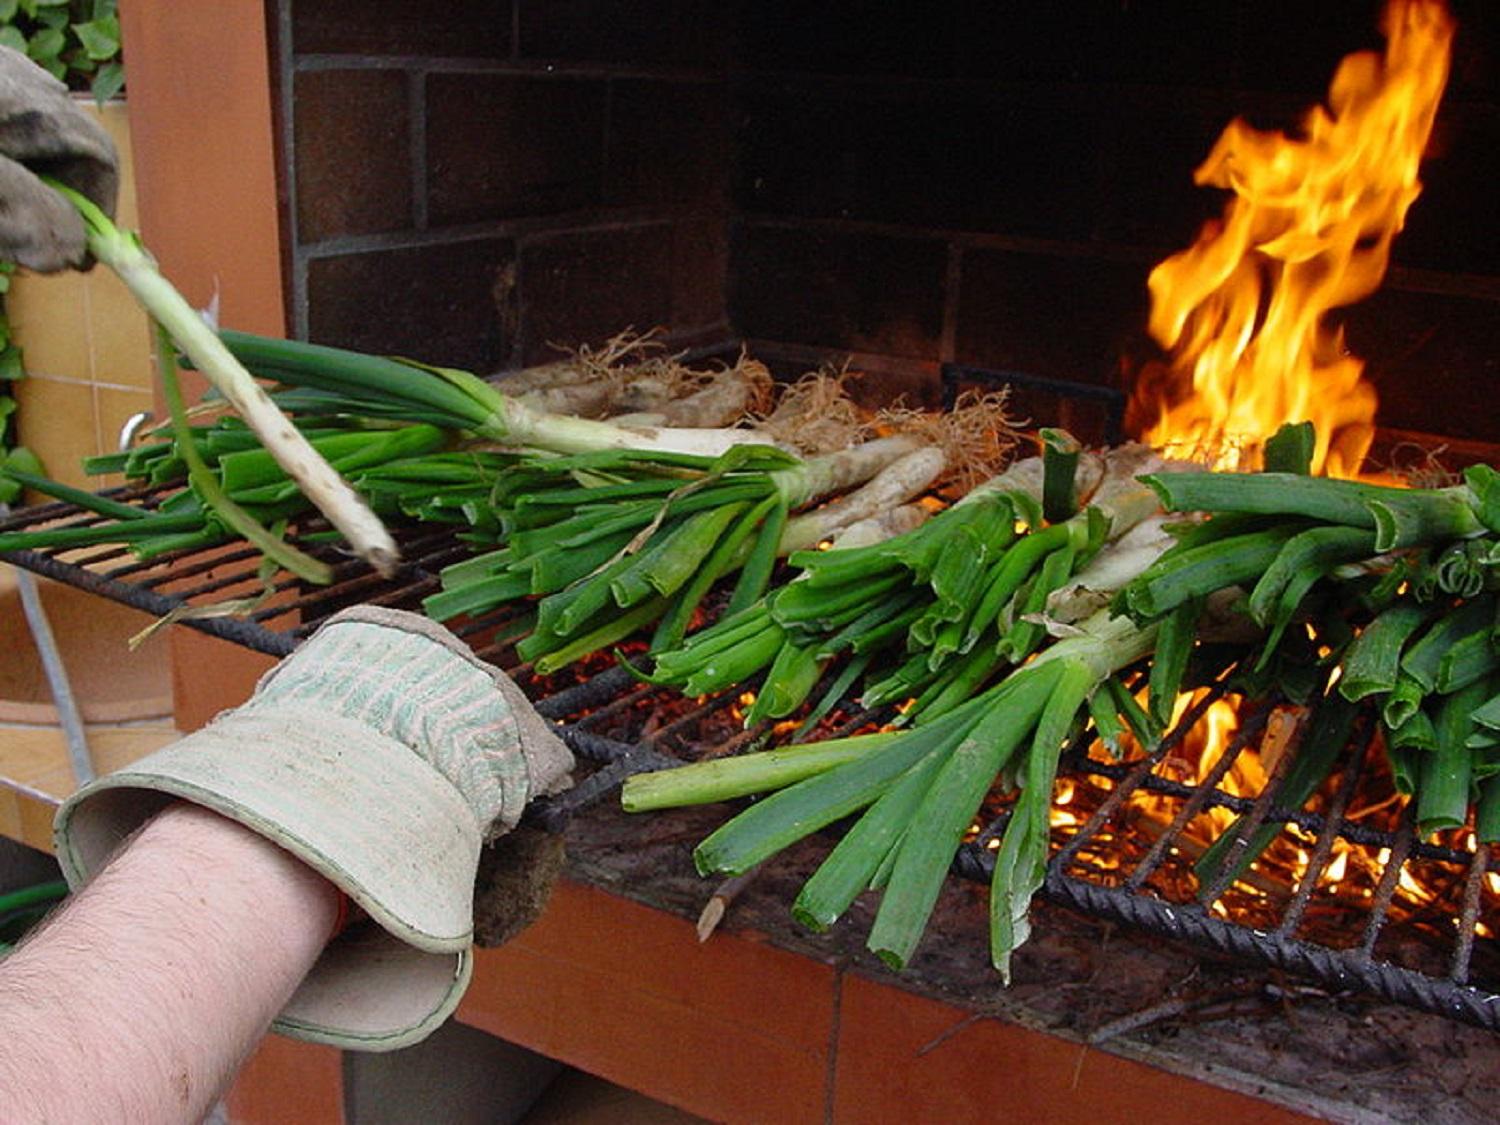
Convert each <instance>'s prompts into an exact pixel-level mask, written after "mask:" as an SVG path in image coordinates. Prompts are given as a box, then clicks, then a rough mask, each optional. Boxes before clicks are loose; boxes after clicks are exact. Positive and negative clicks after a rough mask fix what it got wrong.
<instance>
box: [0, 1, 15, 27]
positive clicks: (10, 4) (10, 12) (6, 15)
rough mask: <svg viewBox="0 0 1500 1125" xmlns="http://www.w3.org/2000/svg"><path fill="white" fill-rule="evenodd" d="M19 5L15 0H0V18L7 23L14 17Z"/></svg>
mask: <svg viewBox="0 0 1500 1125" xmlns="http://www.w3.org/2000/svg"><path fill="white" fill-rule="evenodd" d="M19 7H20V4H19V3H17V0H0V20H5V21H6V22H7V23H8V22H10V21H11V20H13V19H15V18H16V9H17V8H19Z"/></svg>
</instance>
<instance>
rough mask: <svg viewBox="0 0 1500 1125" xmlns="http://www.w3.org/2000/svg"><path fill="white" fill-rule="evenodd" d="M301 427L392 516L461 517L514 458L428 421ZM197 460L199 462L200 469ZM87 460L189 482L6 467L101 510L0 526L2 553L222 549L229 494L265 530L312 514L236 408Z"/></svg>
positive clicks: (234, 531) (303, 572)
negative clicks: (71, 522) (142, 501)
mask: <svg viewBox="0 0 1500 1125" xmlns="http://www.w3.org/2000/svg"><path fill="white" fill-rule="evenodd" d="M299 428H300V427H299ZM301 432H302V434H303V436H304V437H305V438H306V440H307V441H308V443H309V444H310V445H311V446H312V448H314V449H315V450H317V451H318V452H319V453H320V454H321V455H322V456H323V457H324V458H325V459H326V460H327V461H328V463H329V464H330V465H332V466H333V467H334V469H335V470H336V471H338V472H339V473H341V474H343V475H344V476H345V477H346V478H347V479H348V480H349V481H350V482H351V483H352V485H353V487H354V488H355V489H356V491H357V492H358V493H359V494H360V495H361V496H363V497H364V498H365V499H366V501H367V502H368V503H369V504H370V506H371V507H372V508H373V509H374V510H375V511H376V512H378V513H380V514H382V515H385V516H395V515H405V516H409V517H415V518H421V519H429V520H447V521H449V522H456V521H458V520H460V519H462V518H463V516H462V511H463V508H464V506H465V505H468V506H474V505H479V504H482V502H483V500H484V498H485V497H486V496H487V495H488V493H489V491H490V489H492V488H493V487H494V482H495V480H496V479H498V477H499V475H500V474H501V472H502V471H503V470H505V469H506V468H507V467H508V466H509V465H510V464H511V463H512V462H513V460H514V458H513V457H512V456H510V455H508V454H501V453H491V452H480V451H459V450H450V449H449V448H448V447H449V446H450V445H451V438H450V435H448V434H447V433H445V432H444V431H442V430H440V429H438V428H437V427H435V426H430V425H426V424H417V425H411V426H394V427H392V426H384V425H382V426H376V427H369V426H363V425H360V424H358V423H356V422H353V421H350V420H342V421H339V422H334V421H332V420H318V421H315V422H309V424H307V425H306V427H305V428H301ZM195 467H196V468H198V469H200V470H201V471H199V472H195V471H194V469H195ZM84 468H85V469H86V470H87V471H88V472H89V473H91V474H100V475H102V474H115V473H119V474H123V475H124V476H125V477H126V478H127V479H129V480H131V481H134V482H137V483H140V484H144V485H150V486H165V485H172V484H178V483H186V485H187V487H185V488H182V489H181V490H179V491H176V492H173V493H171V494H170V495H168V496H167V497H166V498H165V499H164V500H162V501H161V502H160V503H159V504H156V505H155V506H154V507H149V508H148V507H143V506H141V505H138V504H128V503H124V502H122V501H118V500H113V499H110V498H108V497H104V496H99V495H97V494H95V493H91V492H86V491H83V490H81V489H76V488H72V487H69V486H67V485H63V484H60V483H58V482H56V481H53V480H50V479H48V478H46V477H42V476H39V475H34V474H30V473H23V472H19V471H16V470H8V471H7V475H8V476H9V477H10V478H11V479H14V480H15V481H16V482H17V483H19V484H22V485H25V486H26V487H28V488H31V489H33V490H35V491H37V492H39V493H42V494H43V495H47V496H51V497H53V498H54V499H58V500H64V501H67V502H69V503H72V504H75V505H76V506H78V507H79V508H81V509H83V510H85V511H87V512H91V513H93V514H95V515H98V516H103V517H105V518H104V519H103V520H96V521H91V522H89V523H87V524H79V525H76V526H63V527H43V528H38V529H35V530H31V531H21V532H7V533H0V551H19V550H28V549H37V548H49V549H65V548H70V547H87V546H94V545H98V544H104V543H124V544H127V545H128V546H129V547H130V549H131V551H132V552H133V553H134V554H135V555H136V556H137V557H138V558H140V559H143V560H149V559H153V558H157V557H160V556H161V555H164V554H167V553H169V552H174V551H183V550H195V549H200V548H206V547H212V546H217V545H219V544H222V543H226V542H229V541H231V540H233V539H234V538H236V537H237V536H239V535H241V534H242V532H241V529H240V528H237V527H235V526H232V525H231V524H230V523H229V522H227V521H226V520H225V518H224V516H223V515H222V511H221V507H220V502H221V501H222V500H225V499H227V500H228V501H229V502H230V503H231V504H233V505H234V506H235V507H236V508H238V509H239V510H241V511H243V512H245V513H246V514H248V515H249V517H250V518H251V519H253V520H254V521H256V522H257V523H259V524H262V525H264V526H266V527H268V528H282V527H284V526H285V525H286V523H287V522H288V521H291V520H294V519H298V518H302V517H305V516H307V515H310V514H312V512H313V507H312V504H311V502H310V501H309V500H308V499H307V497H306V495H305V494H304V493H303V492H302V490H301V488H300V486H299V485H298V484H297V482H296V481H294V480H292V479H291V478H290V477H289V476H288V475H287V474H286V472H285V471H284V470H283V469H282V468H281V467H280V466H279V465H278V464H277V462H276V460H275V459H274V458H273V457H272V456H271V454H270V453H269V452H267V451H266V449H265V448H264V447H263V446H262V445H261V443H260V440H259V439H258V438H257V437H256V435H255V434H254V432H253V431H251V430H250V429H249V428H248V427H247V426H246V425H245V424H244V423H243V422H242V421H240V420H239V419H237V418H233V417H225V418H222V419H220V420H219V421H217V422H216V423H214V424H212V425H206V426H205V425H200V426H193V427H189V428H188V429H187V430H185V431H183V432H180V433H178V434H176V435H174V436H170V437H165V438H162V439H160V440H155V441H150V442H147V443H144V444H142V445H138V446H136V447H135V448H133V449H131V450H129V451H126V452H122V453H116V454H108V455H105V456H102V457H91V458H89V459H88V460H87V461H86V462H85V464H84ZM278 534H279V532H278ZM341 538H342V536H341V534H340V533H339V532H338V531H334V530H331V531H328V532H323V533H315V534H311V535H304V536H303V537H302V541H303V542H304V543H315V542H318V541H338V540H339V539H341ZM288 547H289V545H288V544H286V543H284V542H282V543H274V544H271V545H269V547H268V548H267V549H268V552H269V554H270V556H271V557H272V558H274V559H275V560H276V561H278V562H281V563H284V564H285V565H286V566H287V567H288V568H289V569H291V570H292V571H293V572H294V573H297V574H298V575H299V577H305V578H308V579H309V580H318V578H319V577H320V575H319V573H318V571H316V570H314V571H312V572H308V568H309V566H313V567H318V568H321V567H323V566H324V564H322V563H319V562H318V561H317V560H315V559H309V558H308V557H307V556H305V555H302V553H301V552H297V553H296V554H295V555H292V556H290V557H288V556H287V555H285V554H284V552H285V551H287V549H288Z"/></svg>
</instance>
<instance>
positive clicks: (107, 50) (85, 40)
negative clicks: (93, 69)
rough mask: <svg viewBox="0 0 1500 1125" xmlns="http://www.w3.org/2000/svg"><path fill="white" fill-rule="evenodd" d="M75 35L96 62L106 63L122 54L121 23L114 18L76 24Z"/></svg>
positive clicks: (74, 27) (74, 26)
mask: <svg viewBox="0 0 1500 1125" xmlns="http://www.w3.org/2000/svg"><path fill="white" fill-rule="evenodd" d="M73 34H74V35H76V36H78V41H79V42H80V43H82V44H83V49H84V50H85V51H87V52H88V56H89V58H91V59H93V60H94V61H95V62H106V61H108V60H109V59H112V58H114V57H115V56H116V55H117V54H119V53H120V21H119V20H118V19H116V18H115V17H113V16H109V17H107V18H105V19H98V20H90V21H89V22H88V23H75V24H74V25H73Z"/></svg>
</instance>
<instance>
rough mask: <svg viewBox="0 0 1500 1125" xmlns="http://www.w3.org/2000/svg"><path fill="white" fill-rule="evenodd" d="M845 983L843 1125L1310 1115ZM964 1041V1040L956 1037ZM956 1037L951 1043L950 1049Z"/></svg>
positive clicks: (860, 981) (837, 1107)
mask: <svg viewBox="0 0 1500 1125" xmlns="http://www.w3.org/2000/svg"><path fill="white" fill-rule="evenodd" d="M966 1016H967V1013H966V1012H964V1011H962V1010H960V1009H957V1008H951V1007H949V1006H948V1005H946V1004H942V1003H939V1002H937V1001H935V1000H928V999H926V998H923V997H919V996H916V995H914V994H912V993H909V992H905V991H903V990H901V989H898V988H893V987H891V986H889V985H885V984H879V983H876V982H875V981H872V980H868V979H866V978H864V977H861V976H859V975H857V974H854V973H851V974H849V975H847V976H846V977H845V978H844V982H843V993H842V996H841V998H840V1006H839V1036H838V1055H837V1063H836V1073H835V1077H834V1101H833V1120H834V1121H835V1122H845V1121H847V1122H861V1123H870V1122H886V1121H889V1122H892V1123H893V1125H895V1123H900V1125H905V1123H907V1122H912V1121H980V1120H984V1119H986V1118H988V1117H992V1116H994V1115H995V1114H996V1112H997V1111H998V1110H999V1109H1000V1108H1001V1107H1003V1116H1004V1117H1005V1118H1006V1119H1007V1120H1016V1121H1099V1122H1124V1121H1151V1122H1153V1123H1154V1125H1167V1123H1169V1122H1184V1123H1187V1122H1193V1123H1201V1122H1204V1121H1213V1122H1215V1123H1217V1125H1230V1123H1232V1122H1256V1123H1266V1125H1272V1123H1275V1125H1281V1123H1286V1125H1290V1123H1292V1122H1301V1121H1307V1120H1309V1119H1308V1118H1306V1117H1303V1116H1302V1115H1300V1114H1297V1113H1293V1112H1292V1111H1290V1110H1284V1109H1281V1108H1280V1107H1277V1106H1273V1105H1269V1104H1267V1103H1266V1102H1263V1101H1260V1100H1257V1099H1254V1098H1251V1097H1248V1096H1246V1095H1242V1094H1238V1093H1234V1092H1232V1091H1230V1090H1225V1089H1222V1088H1220V1087H1217V1086H1210V1085H1208V1084H1207V1083H1204V1082H1191V1081H1185V1080H1184V1079H1183V1078H1182V1077H1181V1076H1179V1075H1174V1074H1171V1073H1169V1072H1167V1071H1165V1070H1158V1069H1157V1068H1155V1067H1151V1066H1147V1065H1145V1064H1143V1063H1138V1062H1134V1061H1132V1060H1129V1059H1124V1058H1121V1057H1119V1056H1118V1055H1112V1054H1107V1053H1105V1052H1103V1051H1098V1050H1093V1049H1090V1048H1087V1047H1085V1046H1083V1045H1082V1044H1080V1043H1076V1042H1073V1041H1070V1040H1066V1039H1062V1038H1059V1037H1057V1036H1053V1035H1048V1034H1045V1033H1043V1032H1037V1031H1031V1030H1029V1029H1027V1028H1023V1027H1020V1026H1018V1025H1015V1024H1010V1023H1003V1022H1001V1021H999V1020H993V1019H981V1020H977V1021H975V1022H973V1023H970V1024H967V1025H965V1026H959V1025H960V1024H962V1023H963V1021H964V1020H965V1019H966ZM955 1029H957V1030H955ZM945 1036H946V1037H945Z"/></svg>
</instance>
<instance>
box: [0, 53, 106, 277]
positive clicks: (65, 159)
mask: <svg viewBox="0 0 1500 1125" xmlns="http://www.w3.org/2000/svg"><path fill="white" fill-rule="evenodd" d="M38 175H46V176H51V177H53V178H54V179H57V180H61V181H62V182H63V183H65V184H67V185H68V186H69V187H71V188H73V189H74V190H75V191H78V192H80V193H82V194H83V195H86V196H88V197H89V199H91V200H93V201H94V202H95V203H97V204H98V205H99V207H100V208H102V209H103V210H104V211H105V212H106V213H107V214H109V215H111V216H113V215H114V210H115V196H116V194H117V193H118V191H119V184H120V173H119V158H118V157H117V156H116V155H115V146H114V143H113V142H112V141H111V140H110V139H109V135H108V134H107V133H105V132H104V130H103V129H102V128H101V127H100V126H99V125H98V124H97V123H95V122H94V121H93V120H92V119H91V118H90V117H89V116H88V115H87V114H85V113H84V112H83V111H82V110H81V109H79V108H78V106H76V105H74V104H73V99H72V98H71V97H69V96H68V88H67V87H66V86H64V85H63V84H62V83H61V82H59V81H58V80H57V79H56V78H53V77H52V75H50V74H48V73H47V72H46V71H45V70H43V69H42V68H41V67H39V66H37V65H36V63H34V62H32V61H31V60H30V59H28V58H27V57H26V56H25V55H23V54H22V53H21V52H20V51H17V50H15V49H13V48H11V47H0V261H9V262H16V263H19V264H20V265H23V266H25V267H27V268H28V269H33V270H41V271H43V272H52V271H54V270H62V269H67V268H69V267H70V266H71V267H77V268H81V267H87V266H88V265H90V264H91V263H90V260H89V257H88V252H87V250H86V248H85V242H84V232H83V221H82V220H81V219H80V218H79V217H78V212H77V210H76V209H75V208H74V206H73V205H72V204H71V203H69V202H68V201H67V200H66V199H64V198H63V197H62V196H61V195H59V194H58V193H57V192H55V191H53V190H52V189H51V188H49V187H48V186H47V185H46V184H44V183H42V182H41V180H39V179H37V176H38Z"/></svg>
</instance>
